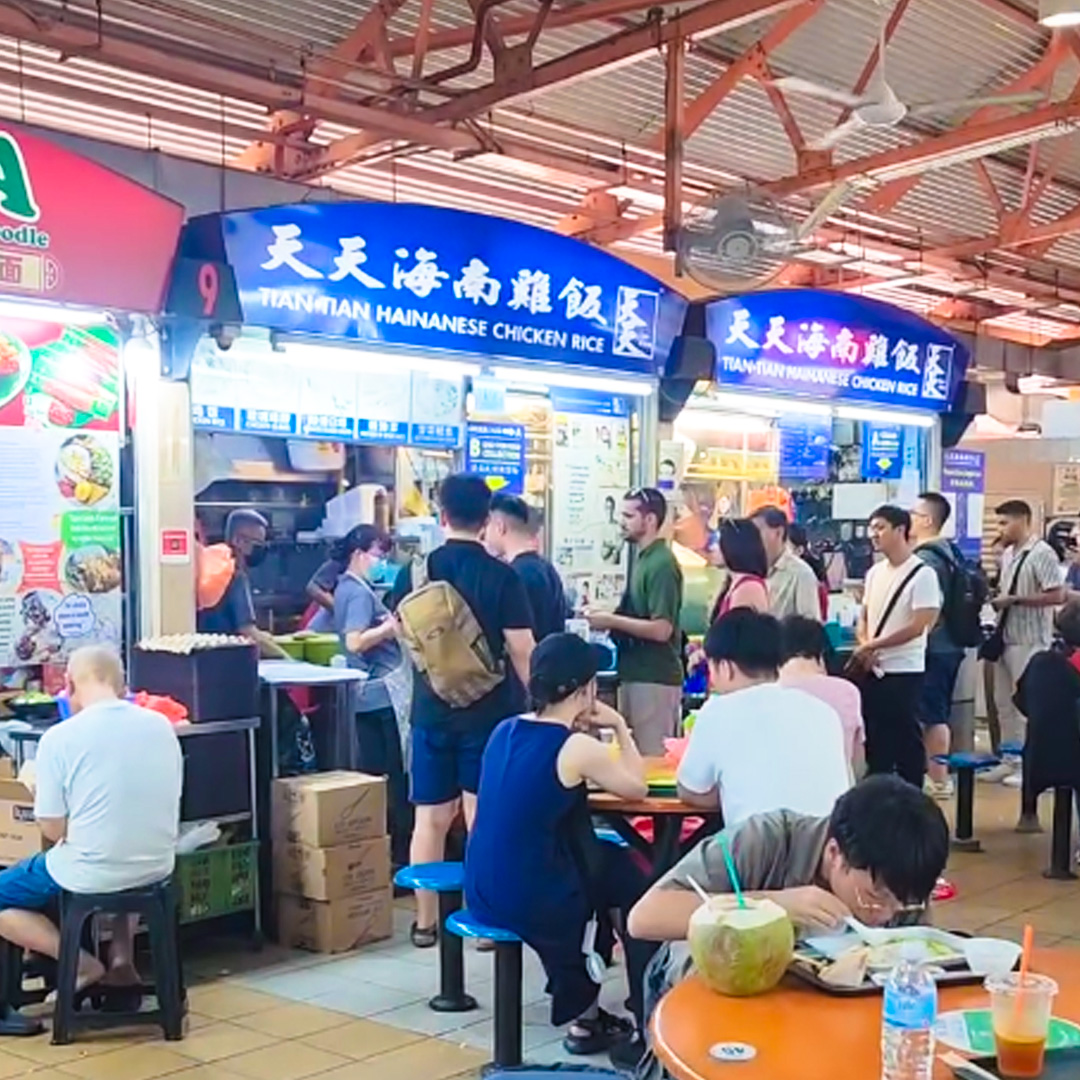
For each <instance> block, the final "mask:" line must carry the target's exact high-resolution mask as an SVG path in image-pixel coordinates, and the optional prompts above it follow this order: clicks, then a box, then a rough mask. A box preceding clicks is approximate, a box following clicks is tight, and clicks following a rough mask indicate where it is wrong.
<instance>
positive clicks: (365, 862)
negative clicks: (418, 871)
mask: <svg viewBox="0 0 1080 1080" xmlns="http://www.w3.org/2000/svg"><path fill="white" fill-rule="evenodd" d="M389 884H390V840H389V838H388V837H380V838H379V839H378V840H358V841H357V842H356V843H355V844H343V845H341V846H340V847H332V848H313V847H308V846H307V845H306V844H275V845H274V892H279V893H289V894H291V895H292V896H306V897H307V898H308V899H309V900H341V899H343V898H345V897H347V896H358V895H359V894H360V893H368V892H372V891H373V890H375V889H385V888H386V887H387V886H388V885H389Z"/></svg>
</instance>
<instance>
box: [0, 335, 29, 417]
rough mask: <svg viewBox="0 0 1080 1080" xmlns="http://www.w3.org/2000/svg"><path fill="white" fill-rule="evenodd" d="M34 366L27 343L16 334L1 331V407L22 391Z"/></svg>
mask: <svg viewBox="0 0 1080 1080" xmlns="http://www.w3.org/2000/svg"><path fill="white" fill-rule="evenodd" d="M32 366H33V360H32V359H31V356H30V350H29V349H28V348H27V347H26V345H25V343H24V342H23V341H22V340H21V339H20V338H17V337H15V335H14V334H10V333H8V332H6V331H2V330H0V406H3V405H6V404H7V403H8V402H9V401H11V400H12V398H14V397H15V396H16V395H17V394H19V393H20V392H21V391H22V388H23V387H24V386H25V385H26V380H27V379H28V378H29V377H30V369H31V367H32Z"/></svg>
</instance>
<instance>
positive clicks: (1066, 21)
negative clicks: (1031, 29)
mask: <svg viewBox="0 0 1080 1080" xmlns="http://www.w3.org/2000/svg"><path fill="white" fill-rule="evenodd" d="M1039 22H1041V23H1042V24H1043V26H1050V27H1054V28H1057V27H1061V26H1080V0H1039Z"/></svg>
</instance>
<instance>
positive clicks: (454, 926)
mask: <svg viewBox="0 0 1080 1080" xmlns="http://www.w3.org/2000/svg"><path fill="white" fill-rule="evenodd" d="M446 929H447V930H449V931H450V933H451V934H456V935H457V936H458V937H462V938H484V939H486V940H488V941H493V942H494V943H495V1003H494V1008H495V1048H494V1055H493V1058H492V1065H493V1067H494V1068H496V1069H512V1068H514V1067H515V1066H518V1065H520V1064H521V938H519V937H518V936H517V934H514V933H512V932H511V931H509V930H503V929H502V927H499V926H485V925H484V923H482V922H480V920H479V919H476V918H474V917H473V916H472V915H470V914H469V912H468V911H465V910H462V911H455V912H454V914H453V915H451V916H450V918H448V919H447V920H446Z"/></svg>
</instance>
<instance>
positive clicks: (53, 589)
mask: <svg viewBox="0 0 1080 1080" xmlns="http://www.w3.org/2000/svg"><path fill="white" fill-rule="evenodd" d="M5 357H6V358H7V360H8V361H9V366H11V364H12V363H17V364H18V365H19V373H18V375H17V376H16V377H15V378H14V381H11V379H12V376H11V375H9V376H7V378H8V380H9V381H8V382H7V383H6V384H5V382H4V376H3V375H2V374H0V667H16V666H24V665H30V664H39V663H42V662H45V661H50V660H57V659H61V658H63V657H64V656H66V655H67V654H69V653H70V652H71V651H73V650H74V649H76V648H79V647H80V646H82V645H89V644H99V643H108V644H113V645H116V646H117V647H118V646H119V644H120V641H121V628H122V598H123V593H122V585H123V580H122V560H121V552H120V509H119V496H118V492H119V458H120V435H119V395H120V376H119V339H118V338H117V336H116V334H115V333H114V331H113V330H112V329H111V328H109V327H107V326H95V327H73V326H61V325H59V324H52V323H34V322H26V321H23V320H15V319H12V320H8V319H4V320H2V321H0V372H2V371H3V369H4V358H5Z"/></svg>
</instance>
